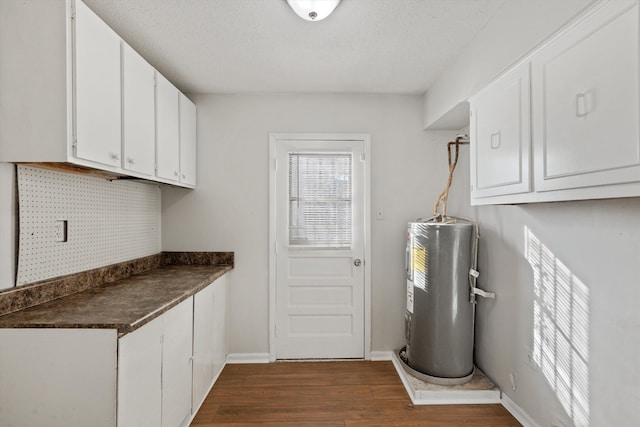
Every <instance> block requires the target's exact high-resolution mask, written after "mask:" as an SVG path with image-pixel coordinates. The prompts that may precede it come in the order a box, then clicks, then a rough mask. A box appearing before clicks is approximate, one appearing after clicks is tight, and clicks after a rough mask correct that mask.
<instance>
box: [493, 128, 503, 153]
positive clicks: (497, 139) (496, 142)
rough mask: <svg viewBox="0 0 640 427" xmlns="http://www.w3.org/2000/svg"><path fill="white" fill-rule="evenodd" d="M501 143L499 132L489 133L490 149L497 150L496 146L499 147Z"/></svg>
mask: <svg viewBox="0 0 640 427" xmlns="http://www.w3.org/2000/svg"><path fill="white" fill-rule="evenodd" d="M501 144H502V141H501V140H500V132H496V133H492V134H491V149H492V150H497V149H498V148H500V145H501Z"/></svg>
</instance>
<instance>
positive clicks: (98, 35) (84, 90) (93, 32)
mask: <svg viewBox="0 0 640 427" xmlns="http://www.w3.org/2000/svg"><path fill="white" fill-rule="evenodd" d="M74 42H75V57H74V59H75V75H74V77H75V93H74V95H75V107H76V108H75V112H76V114H75V139H76V142H75V156H76V157H79V158H81V159H84V160H89V161H93V162H98V163H101V164H104V165H108V166H114V167H119V166H120V159H121V113H120V111H121V110H120V109H121V106H120V104H121V98H120V84H121V83H120V38H119V37H118V35H117V34H116V33H115V32H114V31H113V30H112V29H111V28H109V27H108V26H107V24H105V23H104V22H103V21H102V20H101V19H100V18H98V16H97V15H96V14H95V13H93V12H92V11H91V10H90V9H89V8H88V7H87V6H86V5H85V4H84V3H82V2H80V1H78V2H77V3H76V18H75V39H74Z"/></svg>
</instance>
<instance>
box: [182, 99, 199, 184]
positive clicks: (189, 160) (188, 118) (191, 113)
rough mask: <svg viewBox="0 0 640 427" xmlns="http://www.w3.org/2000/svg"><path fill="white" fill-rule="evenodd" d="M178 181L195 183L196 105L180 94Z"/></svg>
mask: <svg viewBox="0 0 640 427" xmlns="http://www.w3.org/2000/svg"><path fill="white" fill-rule="evenodd" d="M180 182H182V183H184V184H189V185H196V105H195V104H194V103H193V102H191V101H190V100H189V98H187V97H186V96H184V95H183V94H180Z"/></svg>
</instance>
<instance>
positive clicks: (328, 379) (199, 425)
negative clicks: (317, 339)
mask: <svg viewBox="0 0 640 427" xmlns="http://www.w3.org/2000/svg"><path fill="white" fill-rule="evenodd" d="M192 425H193V426H195V427H225V426H227V427H243V426H245V427H254V426H283V427H287V426H300V427H306V426H318V427H323V426H327V427H336V426H342V427H346V426H349V427H360V426H367V427H375V426H385V427H394V426H427V427H433V426H464V427H480V426H482V427H487V426H495V427H512V426H514V427H515V426H519V425H520V424H519V423H518V422H517V421H516V420H515V418H513V416H512V415H511V414H509V412H508V411H507V410H506V409H505V408H504V407H502V406H501V405H441V406H414V405H413V404H412V403H411V400H410V399H409V396H408V395H407V393H406V391H405V389H404V386H403V385H402V382H401V381H400V379H399V378H398V375H397V373H396V371H395V368H394V367H393V364H392V363H391V362H386V361H384V362H365V361H339V362H291V363H273V364H255V365H254V364H246V365H227V366H226V367H225V368H224V370H223V372H222V373H221V375H220V377H219V379H218V381H216V384H215V385H214V387H213V389H212V390H211V392H210V393H209V395H208V396H207V398H206V399H205V402H204V403H203V404H202V407H201V409H200V411H199V412H198V414H197V415H196V417H195V418H194V420H193V423H192Z"/></svg>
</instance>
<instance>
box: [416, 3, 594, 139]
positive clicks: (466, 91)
mask: <svg viewBox="0 0 640 427" xmlns="http://www.w3.org/2000/svg"><path fill="white" fill-rule="evenodd" d="M590 3H593V0H560V1H558V0H535V1H533V0H507V1H505V5H504V7H503V8H502V9H501V10H500V11H499V12H498V13H497V14H496V15H495V16H494V17H493V18H492V19H491V21H489V23H488V24H487V26H486V27H485V28H484V30H483V31H482V32H481V33H480V34H478V36H477V37H476V38H475V39H474V40H473V41H472V42H471V43H470V44H469V45H468V46H467V47H466V48H465V49H464V50H463V51H462V52H461V53H460V55H458V57H457V58H456V59H455V60H454V61H453V63H452V64H451V65H450V66H449V67H447V69H446V71H445V72H444V73H443V74H442V76H441V77H440V78H439V79H438V80H437V81H436V82H435V83H434V84H433V85H432V86H431V87H430V88H429V90H428V91H427V93H426V95H425V98H424V121H423V123H424V127H425V128H427V127H429V126H431V125H433V124H434V123H435V122H437V121H438V120H439V119H441V118H442V116H443V115H445V114H446V113H448V112H449V111H451V110H452V109H453V108H455V107H456V106H457V105H458V104H459V103H460V102H463V101H465V100H466V98H467V97H468V96H469V95H471V94H472V93H473V92H475V91H476V90H478V89H480V88H481V87H482V86H483V85H484V84H486V83H487V82H489V81H490V80H492V79H494V78H495V77H496V76H497V75H498V74H499V73H501V72H502V71H504V70H505V69H506V68H508V67H509V66H510V65H511V64H513V63H514V62H515V61H516V60H517V59H518V58H521V57H523V56H524V55H525V54H526V53H527V52H528V51H529V50H531V49H532V48H533V47H535V46H536V45H537V44H539V43H540V42H541V41H543V40H544V39H545V38H547V37H548V36H549V35H550V34H551V33H553V32H554V31H556V30H557V29H558V28H560V27H561V26H562V25H563V24H564V23H565V22H566V21H567V20H569V19H571V18H572V17H574V16H575V15H576V14H577V13H578V12H579V11H580V10H582V9H583V8H585V7H586V6H587V5H589V4H590ZM467 117H468V115H467ZM462 126H463V125H460V126H459V127H462Z"/></svg>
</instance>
